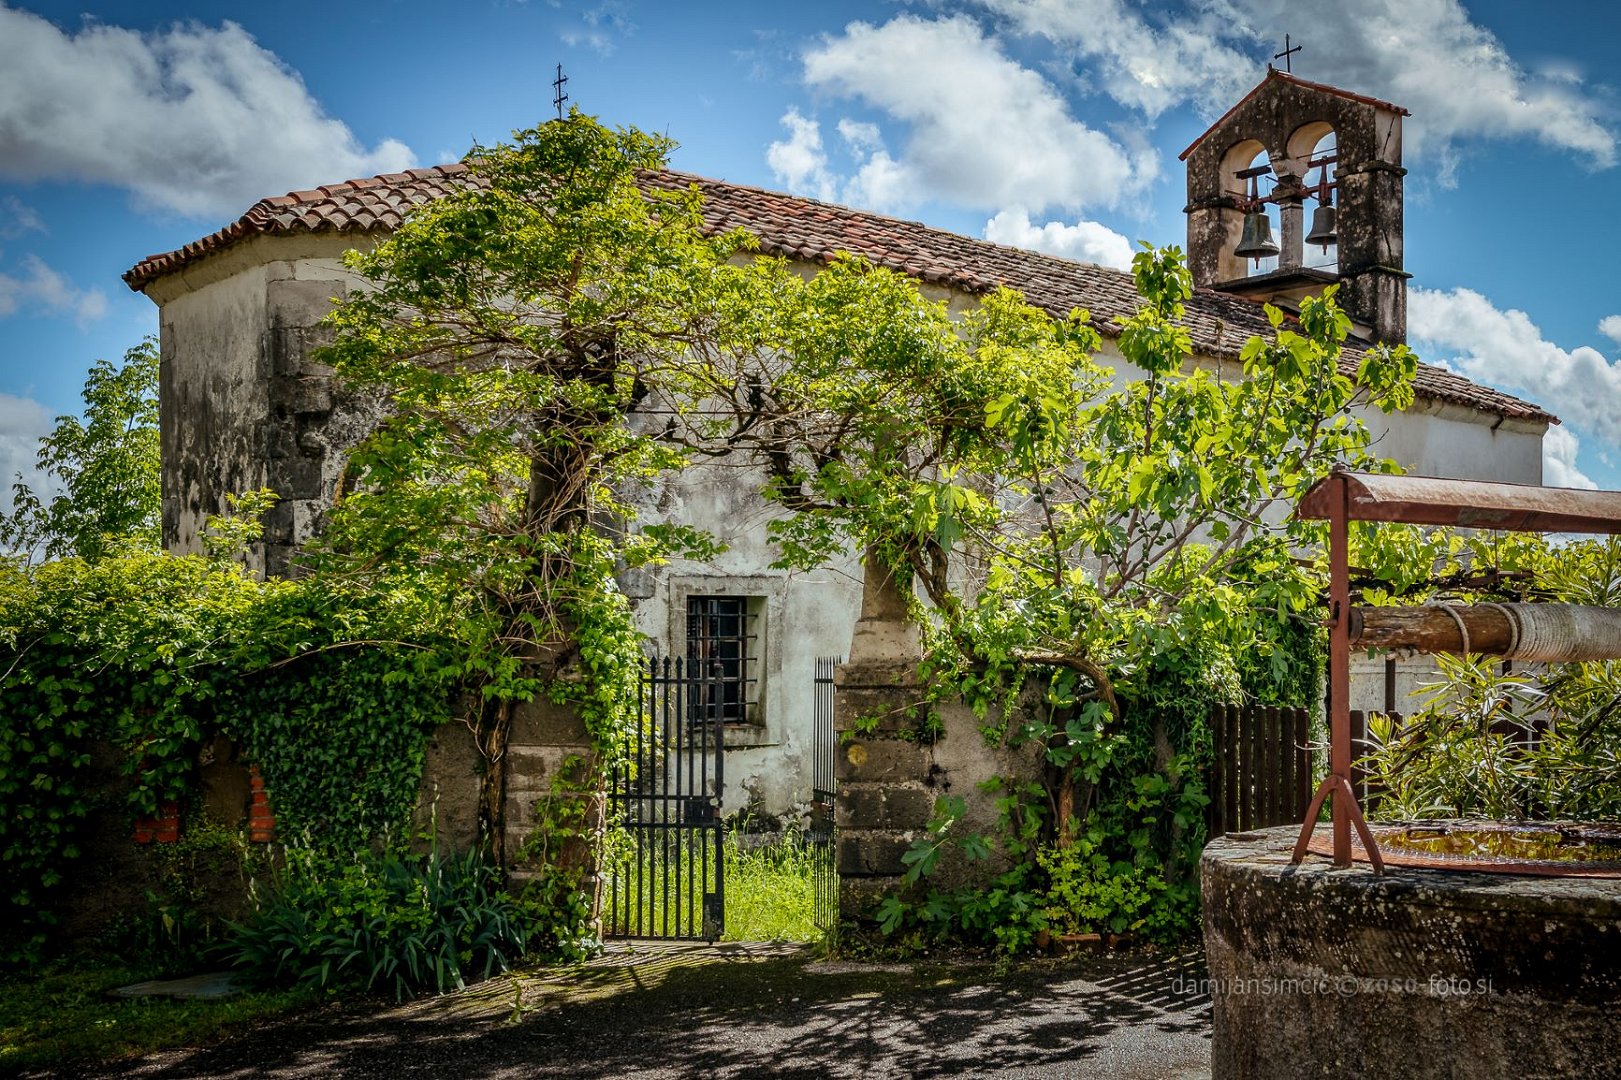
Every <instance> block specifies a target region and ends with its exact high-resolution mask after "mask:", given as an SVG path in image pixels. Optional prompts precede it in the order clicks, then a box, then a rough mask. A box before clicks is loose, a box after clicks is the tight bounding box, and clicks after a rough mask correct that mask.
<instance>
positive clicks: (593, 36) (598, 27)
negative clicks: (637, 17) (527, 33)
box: [553, 0, 636, 56]
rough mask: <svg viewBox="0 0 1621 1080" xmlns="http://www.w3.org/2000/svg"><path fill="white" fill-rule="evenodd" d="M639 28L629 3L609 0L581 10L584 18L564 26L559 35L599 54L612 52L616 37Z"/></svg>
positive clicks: (570, 43) (569, 42)
mask: <svg viewBox="0 0 1621 1080" xmlns="http://www.w3.org/2000/svg"><path fill="white" fill-rule="evenodd" d="M553 6H554V7H555V6H557V5H553ZM635 32H636V24H635V23H633V22H631V21H630V18H629V16H628V14H627V12H626V9H625V5H624V4H623V3H620V2H619V0H607V2H606V3H602V4H598V5H597V6H596V7H593V8H586V9H585V10H583V11H581V12H580V21H579V22H578V23H577V24H574V25H571V26H566V27H564V28H563V29H562V30H561V31H560V32H559V33H558V35H557V36H558V37H559V38H561V39H562V41H563V44H565V45H568V46H571V47H578V46H581V45H585V46H587V47H589V48H590V49H591V50H592V51H593V52H595V53H596V54H597V55H598V56H610V55H612V54H613V51H614V48H615V46H616V42H615V38H617V37H628V36H629V35H631V34H633V33H635Z"/></svg>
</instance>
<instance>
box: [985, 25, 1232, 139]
mask: <svg viewBox="0 0 1621 1080" xmlns="http://www.w3.org/2000/svg"><path fill="white" fill-rule="evenodd" d="M984 3H985V6H986V7H987V8H989V9H990V10H991V11H993V12H995V13H997V14H998V15H1001V16H1003V17H1004V18H1006V19H1007V20H1008V21H1009V22H1010V23H1011V24H1012V26H1013V27H1014V28H1015V29H1016V30H1018V31H1020V32H1021V33H1025V34H1029V35H1032V36H1036V37H1042V38H1046V39H1047V40H1048V41H1050V42H1051V43H1052V44H1054V45H1056V46H1058V47H1059V48H1060V49H1063V50H1066V51H1068V52H1070V53H1071V54H1072V55H1073V56H1074V57H1075V58H1077V59H1082V60H1086V61H1090V62H1091V63H1093V64H1094V65H1095V70H1094V71H1093V74H1094V75H1095V77H1096V80H1097V82H1098V83H1099V84H1100V85H1101V88H1102V89H1103V90H1104V91H1105V92H1106V93H1107V94H1108V95H1109V96H1110V97H1112V98H1114V99H1115V100H1116V101H1118V102H1120V103H1121V104H1122V105H1127V106H1130V107H1132V108H1135V109H1141V110H1142V111H1143V112H1145V113H1147V114H1148V115H1149V116H1150V117H1155V116H1158V115H1159V114H1160V113H1162V112H1164V111H1165V110H1166V109H1168V108H1171V107H1173V106H1176V105H1180V104H1181V103H1183V102H1184V101H1194V102H1196V103H1198V104H1201V105H1206V104H1207V103H1213V102H1225V103H1226V104H1224V105H1222V106H1221V108H1222V109H1225V108H1226V107H1227V105H1230V104H1231V103H1232V102H1234V101H1237V100H1238V98H1239V96H1240V95H1242V94H1243V93H1244V92H1245V91H1247V90H1248V89H1249V88H1250V87H1251V86H1253V85H1254V84H1255V82H1256V80H1257V79H1258V78H1259V77H1260V70H1259V67H1258V65H1257V64H1256V61H1255V57H1254V56H1253V55H1252V53H1253V50H1250V49H1243V48H1237V47H1234V46H1232V45H1229V44H1227V43H1225V42H1224V41H1223V40H1221V39H1222V37H1223V36H1224V31H1225V33H1231V30H1232V28H1231V26H1228V27H1225V28H1224V27H1223V26H1222V25H1221V24H1220V23H1219V22H1218V20H1217V19H1216V18H1215V17H1214V16H1212V15H1210V14H1209V13H1207V12H1199V11H1184V12H1178V13H1177V14H1176V15H1175V16H1174V17H1167V18H1166V19H1165V20H1163V25H1160V26H1153V25H1150V23H1149V22H1148V20H1147V19H1145V18H1144V17H1143V16H1141V15H1139V14H1138V13H1137V11H1136V10H1135V5H1133V4H1130V3H1128V2H1127V0H984ZM1207 107H1208V105H1207Z"/></svg>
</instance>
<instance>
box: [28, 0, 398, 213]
mask: <svg viewBox="0 0 1621 1080" xmlns="http://www.w3.org/2000/svg"><path fill="white" fill-rule="evenodd" d="M411 163H412V155H411V151H410V149H409V148H407V147H406V146H405V145H404V144H402V143H400V142H398V141H396V140H393V139H385V140H383V141H382V142H380V143H378V144H377V145H376V146H375V147H372V148H369V149H368V148H367V147H365V146H364V145H362V144H361V143H360V142H359V141H358V140H356V138H355V136H354V133H353V132H351V131H350V130H349V128H348V127H347V126H346V125H344V124H343V123H342V122H341V121H339V120H335V119H333V118H331V117H329V116H327V115H325V113H323V111H322V109H321V106H320V103H319V102H317V101H316V100H315V99H314V98H313V97H312V96H311V95H310V92H309V90H308V88H306V87H305V85H304V82H303V80H302V79H301V78H299V76H298V73H297V72H295V71H292V70H290V69H289V68H288V67H287V66H286V65H285V64H283V63H282V62H281V61H280V60H279V59H278V58H277V57H276V56H275V55H274V54H272V53H270V52H268V51H267V50H265V49H263V48H261V47H260V46H259V44H258V43H257V42H255V41H254V40H253V38H252V36H250V35H249V34H248V33H247V31H245V30H243V29H242V27H240V26H238V25H237V24H235V23H232V22H226V23H224V24H222V25H221V26H220V27H219V28H218V29H215V28H211V27H207V26H203V25H200V24H197V23H185V24H179V25H176V26H174V27H172V28H170V29H168V30H166V31H163V32H161V33H155V34H141V33H138V32H136V31H133V30H126V29H123V28H121V27H116V26H104V25H101V24H97V23H93V22H92V23H88V24H87V25H85V26H84V27H83V28H81V29H80V30H79V31H78V32H77V33H73V34H67V33H63V32H62V31H61V30H58V29H57V28H56V27H55V26H53V25H52V24H51V23H49V22H47V21H46V20H45V19H42V18H40V17H39V16H37V15H33V14H30V13H29V12H26V11H18V10H16V9H14V8H9V7H4V6H0V175H5V176H10V177H13V178H17V179H22V180H36V179H45V178H61V177H65V178H72V179H78V180H87V181H91V182H96V183H106V184H113V185H117V186H119V187H124V188H127V189H129V190H130V191H132V192H134V193H135V195H136V196H137V198H138V199H139V201H140V202H142V203H143V204H146V205H150V206H154V207H159V208H162V209H166V210H172V211H178V212H180V213H183V214H191V215H202V216H210V217H218V216H226V215H231V214H236V213H240V212H241V211H243V210H245V209H246V208H247V207H248V205H249V204H251V203H252V202H253V201H255V200H257V199H259V198H262V197H264V196H266V195H275V194H280V193H282V192H284V191H287V190H290V189H295V188H300V187H309V186H311V185H314V184H322V183H330V182H333V181H338V180H344V179H348V178H351V177H356V176H363V175H367V174H370V173H376V172H387V171H393V170H397V169H403V168H407V167H409V166H410V165H411Z"/></svg>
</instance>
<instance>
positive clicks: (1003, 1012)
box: [67, 944, 1210, 1080]
mask: <svg viewBox="0 0 1621 1080" xmlns="http://www.w3.org/2000/svg"><path fill="white" fill-rule="evenodd" d="M1199 973H1200V972H1199V970H1198V961H1197V959H1196V958H1191V957H1189V958H1172V959H1169V960H1168V959H1166V958H1163V957H1145V956H1139V955H1122V956H1088V957H1081V958H1075V959H1071V960H1067V961H1062V962H1056V961H1055V962H1047V963H1036V964H1028V965H1022V966H1020V967H1018V968H1017V969H1015V970H1013V971H1011V972H1008V973H1003V974H998V973H997V972H996V971H995V969H994V968H992V967H990V966H988V965H986V966H970V967H964V966H939V967H929V966H922V967H919V968H916V969H914V968H913V967H912V966H910V965H870V964H846V963H827V962H819V961H817V960H816V959H815V958H814V957H813V956H812V954H811V953H810V952H809V951H808V950H805V949H802V948H798V947H785V946H760V945H755V946H748V945H743V946H714V947H711V946H684V945H652V944H648V945H639V946H636V947H634V948H632V947H628V946H624V945H620V946H617V947H616V948H614V949H612V950H610V951H609V952H608V953H607V954H605V955H604V956H602V957H600V958H599V959H597V960H596V961H595V962H593V963H592V964H591V965H589V966H587V967H584V968H580V969H573V970H569V971H558V970H550V971H538V972H531V973H526V974H524V975H523V976H521V977H519V978H516V979H514V978H501V979H496V980H492V981H491V982H490V983H486V984H484V985H482V986H479V987H475V988H473V989H471V990H469V991H467V992H465V993H462V994H456V995H451V996H449V997H445V998H436V999H433V1000H430V1001H424V1002H419V1003H415V1004H411V1005H406V1006H402V1007H399V1008H391V1009H383V1010H377V1009H362V1008H359V1007H353V1006H350V1007H343V1008H333V1009H329V1010H325V1011H322V1012H318V1013H315V1014H313V1015H311V1016H307V1017H305V1018H303V1019H300V1020H297V1021H293V1022H290V1023H286V1024H281V1025H276V1026H274V1027H269V1028H266V1029H265V1030H263V1031H260V1032H255V1033H253V1034H251V1035H248V1036H243V1037H239V1038H236V1039H232V1040H230V1041H228V1042H225V1043H222V1044H220V1045H218V1046H215V1047H211V1048H208V1049H203V1050H192V1051H182V1052H175V1053H167V1054H162V1055H158V1056H155V1057H152V1058H147V1059H144V1060H142V1061H138V1062H130V1063H126V1064H125V1065H124V1066H123V1067H121V1068H117V1069H109V1068H104V1069H102V1070H94V1071H87V1072H76V1073H71V1074H67V1075H74V1076H140V1077H149V1078H180V1077H375V1078H378V1080H403V1078H406V1077H475V1078H490V1080H494V1078H507V1077H511V1078H518V1077H524V1078H531V1077H558V1078H563V1077H568V1078H598V1077H600V1078H604V1080H607V1078H618V1077H636V1078H655V1077H657V1078H666V1077H668V1078H674V1077H767V1076H775V1077H854V1078H861V1080H875V1078H878V1077H941V1076H975V1077H980V1076H983V1077H1068V1076H1096V1077H1110V1078H1118V1080H1136V1078H1143V1080H1146V1078H1150V1077H1152V1078H1169V1077H1176V1078H1193V1077H1208V1076H1209V1062H1210V1044H1209V1028H1210V1024H1209V1017H1210V1005H1209V1000H1208V999H1207V998H1203V997H1196V996H1192V995H1190V994H1187V993H1184V992H1180V991H1181V989H1182V985H1181V984H1182V981H1183V980H1184V979H1191V978H1196V977H1197V976H1198V974H1199Z"/></svg>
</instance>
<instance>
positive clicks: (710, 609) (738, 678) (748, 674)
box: [687, 596, 764, 724]
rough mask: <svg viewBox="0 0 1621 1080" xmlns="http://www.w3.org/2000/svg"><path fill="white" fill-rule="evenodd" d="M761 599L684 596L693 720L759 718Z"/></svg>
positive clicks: (746, 719)
mask: <svg viewBox="0 0 1621 1080" xmlns="http://www.w3.org/2000/svg"><path fill="white" fill-rule="evenodd" d="M763 603H764V601H763V598H759V597H749V596H689V597H687V670H688V671H689V672H690V673H691V675H692V676H693V677H694V678H695V679H696V680H697V682H696V684H695V685H694V687H693V689H692V692H691V697H690V700H691V702H692V717H693V719H694V720H695V721H706V722H710V723H722V724H736V723H747V722H756V723H757V722H758V720H759V718H758V701H759V697H758V687H759V681H760V675H759V672H760V650H759V633H758V629H757V628H758V625H759V617H758V613H759V610H760V607H761V606H762V605H763Z"/></svg>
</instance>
